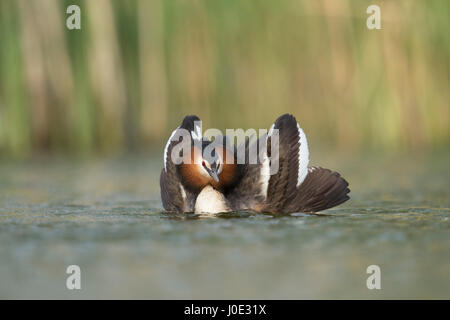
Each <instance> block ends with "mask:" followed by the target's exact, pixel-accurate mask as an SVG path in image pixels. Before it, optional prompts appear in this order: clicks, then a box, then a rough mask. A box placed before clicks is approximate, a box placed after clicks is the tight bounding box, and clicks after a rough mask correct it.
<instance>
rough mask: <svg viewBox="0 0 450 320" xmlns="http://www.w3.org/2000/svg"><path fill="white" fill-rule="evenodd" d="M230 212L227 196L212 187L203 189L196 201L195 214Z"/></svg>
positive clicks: (208, 186)
mask: <svg viewBox="0 0 450 320" xmlns="http://www.w3.org/2000/svg"><path fill="white" fill-rule="evenodd" d="M228 211H230V208H228V206H227V204H226V201H225V196H224V195H223V194H222V193H221V192H219V191H217V190H216V189H214V188H213V187H211V186H210V185H207V186H206V187H204V188H203V190H202V191H201V192H200V193H199V195H198V196H197V200H196V201H195V213H221V212H228Z"/></svg>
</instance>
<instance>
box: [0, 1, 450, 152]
mask: <svg viewBox="0 0 450 320" xmlns="http://www.w3.org/2000/svg"><path fill="white" fill-rule="evenodd" d="M375 2H377V1H375ZM378 2H379V5H380V7H381V17H382V29H381V30H368V29H367V27H366V19H367V17H368V14H366V8H367V7H368V6H369V5H370V4H372V3H373V1H364V0H363V1H351V0H322V1H313V0H311V1H309V0H304V1H299V0H282V1H263V0H253V1H241V0H227V1H220V0H212V1H211V0H209V1H208V0H202V1H200V0H198V1H182V0H174V1H163V0H142V1H126V2H125V1H119V0H112V1H110V0H95V1H76V4H78V5H79V6H80V8H81V26H82V29H81V30H68V29H67V28H66V27H65V19H66V18H67V17H68V14H66V8H67V6H69V5H70V4H73V1H69V0H64V1H59V0H19V1H15V0H2V1H1V2H0V154H1V155H5V156H13V157H20V156H26V155H29V154H32V153H33V152H40V151H63V152H69V153H74V154H76V153H81V154H92V153H98V152H110V151H117V150H134V149H137V148H147V147H149V146H152V145H161V144H163V143H164V140H165V139H167V136H168V134H169V132H170V131H171V130H172V129H173V128H174V127H175V126H177V125H178V123H179V122H180V121H181V119H182V117H183V116H184V115H185V114H192V113H194V114H198V115H199V116H200V117H201V118H202V119H203V120H204V122H205V123H204V126H205V127H218V128H221V129H225V128H237V127H244V128H245V127H257V128H262V127H268V126H269V125H270V123H271V122H272V121H273V120H274V119H275V118H276V117H277V116H278V115H280V114H281V113H285V112H290V113H293V114H295V115H296V117H297V119H298V120H299V121H300V123H301V125H302V126H303V128H304V129H305V131H306V132H307V134H308V135H309V136H310V139H312V140H313V141H315V142H316V143H318V144H322V145H328V146H330V145H331V146H334V147H336V148H339V149H341V150H348V149H354V150H361V149H370V148H377V149H380V150H394V151H395V150H417V149H419V148H439V147H443V148H445V147H448V145H449V143H450V134H449V133H450V131H449V119H450V116H449V98H450V96H449V95H450V90H448V88H449V74H450V65H449V64H450V38H449V37H448V35H447V32H448V30H450V23H449V19H448V12H450V2H448V1H446V0H431V1H410V0H400V1H378Z"/></svg>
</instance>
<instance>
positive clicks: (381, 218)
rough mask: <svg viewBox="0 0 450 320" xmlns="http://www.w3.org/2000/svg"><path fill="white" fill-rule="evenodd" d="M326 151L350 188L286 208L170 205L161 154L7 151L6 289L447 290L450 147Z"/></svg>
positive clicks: (1, 280) (433, 293)
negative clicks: (40, 155) (375, 282)
mask: <svg viewBox="0 0 450 320" xmlns="http://www.w3.org/2000/svg"><path fill="white" fill-rule="evenodd" d="M321 158H322V159H323V161H321V162H320V164H321V165H324V166H328V167H332V168H336V169H339V171H341V172H342V174H343V175H344V176H345V177H346V178H347V179H348V181H349V182H350V187H351V189H352V193H351V196H352V199H351V200H350V201H349V202H347V203H345V204H344V205H341V206H339V207H337V208H334V209H331V210H328V211H326V212H324V214H323V215H305V214H300V213H299V214H293V215H291V216H284V217H272V216H269V215H255V214H250V213H245V212H242V213H233V214H231V215H219V216H216V217H213V218H211V217H209V216H199V215H194V214H190V215H165V214H162V213H161V210H162V206H161V203H160V200H159V170H160V167H161V163H160V159H159V158H158V157H154V158H153V157H144V156H135V157H127V158H120V159H113V160H111V159H110V160H101V161H100V160H98V161H87V162H84V161H82V162H76V161H73V160H72V161H63V160H55V159H52V160H49V159H40V160H36V161H33V162H27V163H2V164H1V166H0V168H1V171H0V298H275V299H276V298H288V299H298V298H450V280H449V279H450V277H449V273H450V232H449V227H450V215H449V207H450V200H449V199H450V197H449V196H450V191H449V190H450V185H449V181H450V180H449V179H450V171H449V166H448V163H449V162H450V161H449V160H450V155H448V154H439V155H430V156H428V157H426V158H423V157H422V158H414V157H408V156H406V157H377V158H374V157H372V156H370V157H369V156H364V157H360V156H357V157H356V156H352V157H347V158H342V157H333V156H328V157H326V156H325V155H322V157H320V155H319V156H318V159H321ZM313 164H315V163H313ZM71 264H76V265H79V266H80V267H81V273H82V284H81V285H82V290H80V291H69V290H67V289H66V288H65V281H66V277H67V274H66V273H65V271H66V267H67V266H68V265H71ZM372 264H376V265H379V266H380V267H381V274H382V281H381V285H382V290H368V289H367V288H366V279H367V277H368V275H367V274H366V268H367V266H369V265H372Z"/></svg>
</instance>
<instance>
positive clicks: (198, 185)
mask: <svg viewBox="0 0 450 320" xmlns="http://www.w3.org/2000/svg"><path fill="white" fill-rule="evenodd" d="M216 152H217V153H218V155H219V157H221V159H222V161H221V165H222V166H223V168H222V172H221V173H220V174H219V182H216V181H215V180H214V179H213V178H212V177H210V176H207V175H205V174H204V172H202V171H201V170H203V168H202V164H201V163H202V159H201V154H202V153H201V151H199V149H198V148H197V147H196V146H194V147H193V148H192V149H191V154H190V157H191V159H190V160H191V161H190V163H186V162H187V161H186V160H189V155H186V157H185V158H184V159H183V163H182V164H181V165H180V174H181V176H182V177H183V181H184V183H185V184H186V185H187V186H188V187H191V188H192V189H194V190H201V189H203V188H204V187H205V186H207V185H211V186H213V187H214V188H215V189H218V190H223V189H225V188H227V187H228V186H229V185H230V184H232V183H233V182H234V180H235V176H236V173H237V170H236V163H232V164H227V163H226V162H227V160H226V159H227V158H228V159H233V156H232V154H231V152H230V151H229V150H226V149H224V148H222V147H216ZM195 157H199V158H198V159H196V158H195ZM195 160H197V161H195Z"/></svg>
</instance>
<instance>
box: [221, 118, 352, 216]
mask: <svg viewBox="0 0 450 320" xmlns="http://www.w3.org/2000/svg"><path fill="white" fill-rule="evenodd" d="M275 138H277V139H275ZM256 144H257V145H258V147H259V148H258V149H261V150H258V151H261V154H260V155H261V157H259V158H258V159H259V160H258V163H256V164H251V163H249V162H248V161H247V160H248V159H247V157H246V162H245V163H244V164H243V165H241V166H240V172H241V178H240V181H239V183H238V184H237V185H236V187H235V188H234V189H233V190H232V191H231V192H230V193H229V195H228V196H227V198H228V199H229V200H230V203H231V206H232V209H233V210H254V211H258V212H270V213H275V214H282V213H290V212H317V211H321V210H325V209H328V208H331V207H333V206H336V205H338V204H340V203H342V202H345V201H346V200H348V199H349V197H348V195H347V194H348V193H349V192H350V190H349V189H348V188H347V187H348V183H347V181H345V180H344V179H343V178H342V177H341V176H340V175H339V174H338V173H337V172H333V171H331V170H328V169H323V168H317V167H311V168H309V167H308V164H309V150H308V143H307V140H306V135H305V134H304V132H303V130H302V129H301V128H300V126H299V124H298V123H297V121H296V119H295V118H294V117H293V116H292V115H288V114H285V115H283V116H281V117H279V118H278V119H277V120H276V121H275V123H274V124H273V125H272V127H271V128H270V130H269V133H268V134H267V135H265V136H262V137H260V138H259V139H258V141H257V142H256ZM262 146H266V147H263V148H261V147H262ZM245 149H246V152H248V151H249V149H251V148H249V147H248V146H246V147H245Z"/></svg>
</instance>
